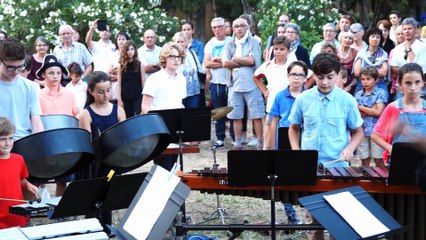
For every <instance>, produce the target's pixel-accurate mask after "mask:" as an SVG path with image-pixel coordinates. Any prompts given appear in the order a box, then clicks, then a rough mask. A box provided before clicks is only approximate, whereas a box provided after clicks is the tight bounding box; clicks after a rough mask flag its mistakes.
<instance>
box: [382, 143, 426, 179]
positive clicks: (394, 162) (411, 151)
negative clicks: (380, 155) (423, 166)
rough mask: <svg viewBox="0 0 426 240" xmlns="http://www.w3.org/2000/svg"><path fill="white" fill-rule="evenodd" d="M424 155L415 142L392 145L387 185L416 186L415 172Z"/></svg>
mask: <svg viewBox="0 0 426 240" xmlns="http://www.w3.org/2000/svg"><path fill="white" fill-rule="evenodd" d="M423 159H426V155H425V152H424V149H422V146H420V145H419V143H415V142H397V143H394V144H393V145H392V154H391V158H390V165H389V176H388V180H387V184H388V185H416V184H417V183H416V170H417V169H418V166H419V164H420V162H421V161H423Z"/></svg>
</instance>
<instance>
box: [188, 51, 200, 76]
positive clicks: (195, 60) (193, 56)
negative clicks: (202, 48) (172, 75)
mask: <svg viewBox="0 0 426 240" xmlns="http://www.w3.org/2000/svg"><path fill="white" fill-rule="evenodd" d="M189 52H190V53H191V55H192V58H193V59H194V62H195V65H196V66H197V72H198V63H197V59H195V55H194V53H193V52H192V51H191V50H189Z"/></svg>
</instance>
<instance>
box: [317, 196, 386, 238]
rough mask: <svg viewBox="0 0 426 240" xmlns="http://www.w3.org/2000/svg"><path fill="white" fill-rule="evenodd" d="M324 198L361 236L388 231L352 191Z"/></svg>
mask: <svg viewBox="0 0 426 240" xmlns="http://www.w3.org/2000/svg"><path fill="white" fill-rule="evenodd" d="M324 198H325V200H326V201H327V202H328V203H329V204H330V205H331V206H332V207H333V208H334V210H336V212H337V213H338V214H340V216H342V217H343V219H345V221H346V222H347V223H348V224H349V225H350V226H351V227H352V228H353V229H354V230H355V231H356V232H357V233H358V234H359V235H360V236H361V237H362V238H365V237H369V236H373V235H377V234H380V233H384V232H388V231H389V229H388V228H387V227H386V226H385V225H384V224H383V223H382V222H380V221H379V220H378V219H377V218H376V217H375V216H374V215H373V214H372V213H371V212H370V211H369V210H368V209H367V208H366V207H365V206H364V205H362V203H361V202H359V201H358V199H356V198H355V197H354V195H352V193H350V192H341V193H336V194H332V195H324Z"/></svg>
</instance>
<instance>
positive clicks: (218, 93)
mask: <svg viewBox="0 0 426 240" xmlns="http://www.w3.org/2000/svg"><path fill="white" fill-rule="evenodd" d="M210 96H211V99H212V104H213V109H215V108H220V107H225V106H228V87H227V86H226V85H223V84H215V83H210ZM230 123H231V124H230V126H229V135H231V138H232V139H234V138H235V137H234V124H233V122H232V121H231V120H230ZM215 129H216V138H217V140H221V141H223V140H224V139H225V137H226V134H225V131H226V125H225V118H224V117H223V118H221V119H219V120H216V125H215Z"/></svg>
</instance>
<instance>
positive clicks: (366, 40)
mask: <svg viewBox="0 0 426 240" xmlns="http://www.w3.org/2000/svg"><path fill="white" fill-rule="evenodd" d="M388 16H389V18H388V19H383V20H380V21H379V22H377V25H375V26H374V27H372V28H370V29H367V30H365V29H364V27H363V26H362V24H360V23H356V22H355V21H354V19H353V18H352V17H350V16H347V15H343V16H342V17H341V18H340V19H339V21H338V23H337V25H336V24H334V23H327V24H325V25H324V26H323V27H322V38H323V39H322V40H321V41H320V42H318V43H316V44H315V45H313V47H312V49H307V48H306V47H304V46H303V42H301V39H300V34H301V31H303V29H300V27H299V26H298V25H297V24H296V23H295V22H294V21H291V16H289V15H288V14H282V15H281V16H280V17H279V21H278V23H277V28H276V32H274V33H273V34H272V35H271V36H269V38H268V40H267V43H266V48H265V49H264V50H262V49H261V48H262V44H261V40H260V38H259V37H258V36H257V35H256V34H254V32H252V31H251V28H252V27H253V26H254V24H255V23H254V21H253V19H252V18H251V16H250V15H246V14H244V15H241V16H240V17H238V18H237V19H235V20H234V21H232V22H229V21H226V20H225V19H224V18H221V17H217V18H214V19H212V20H211V30H212V32H213V35H214V36H213V37H212V38H211V39H210V40H209V41H207V42H206V44H205V45H204V44H203V43H202V42H200V41H199V40H197V39H195V38H194V27H193V25H192V24H191V23H189V22H186V23H184V24H182V28H181V31H180V32H177V33H175V34H174V35H173V37H172V38H170V39H171V41H170V42H168V43H166V44H165V45H164V46H162V47H161V46H158V45H156V42H157V35H156V33H155V31H154V30H153V29H148V30H146V31H145V32H144V35H143V42H144V44H143V46H141V47H139V48H138V47H137V46H136V45H135V43H134V41H132V40H131V39H130V38H129V35H128V34H127V33H125V32H120V33H118V34H117V35H116V37H115V39H114V41H113V40H111V31H110V29H109V27H108V25H106V26H105V24H101V22H102V21H100V20H95V21H94V22H93V24H92V25H91V26H90V28H89V31H88V32H87V34H86V37H85V43H83V42H81V40H80V34H81V33H79V32H78V31H76V29H75V28H73V27H71V26H70V25H62V26H60V27H59V29H58V33H59V37H60V40H61V41H60V44H59V45H57V46H55V48H54V49H53V51H52V52H51V54H50V53H49V52H50V51H49V45H50V44H49V42H48V41H47V40H46V38H45V37H43V36H40V37H38V38H37V39H36V40H35V42H34V48H35V53H34V54H32V55H26V54H25V50H24V47H23V45H22V43H21V42H20V41H18V40H15V39H14V38H11V37H10V36H7V35H6V33H4V32H1V33H0V37H1V38H0V61H1V62H0V92H1V94H0V102H2V107H1V108H0V116H1V117H6V118H7V119H9V120H10V122H11V123H13V125H14V127H13V128H11V127H8V129H7V130H4V129H0V135H1V136H0V147H1V148H0V163H1V162H4V161H3V160H8V161H15V160H13V159H14V158H15V156H14V155H10V150H11V145H12V146H13V140H18V139H20V138H22V137H25V136H28V135H30V134H32V133H36V132H40V131H43V124H42V122H41V117H40V116H41V115H43V114H66V115H70V116H74V117H77V118H79V119H80V126H81V127H82V128H84V129H86V130H88V131H89V132H91V133H92V138H95V137H96V136H98V135H99V134H102V131H104V130H105V129H106V128H108V127H109V126H112V125H114V124H115V123H118V122H121V121H124V120H125V119H126V118H129V117H132V116H135V115H139V114H145V113H148V112H149V111H151V110H163V109H176V108H183V107H186V108H194V107H205V106H206V104H211V106H212V107H213V108H221V107H225V106H229V107H232V111H231V112H230V113H228V114H227V117H224V118H222V119H219V120H217V121H216V125H215V132H216V142H215V147H217V148H220V147H223V146H224V141H225V138H226V129H227V127H226V125H227V121H228V122H229V125H230V127H229V136H230V137H231V139H232V142H233V146H232V147H233V149H234V150H242V149H243V148H244V147H245V146H244V145H245V144H249V145H251V146H253V147H255V148H256V149H259V150H261V149H277V148H278V143H277V139H278V136H277V135H278V128H281V127H284V128H288V137H289V141H290V145H291V148H292V149H315V150H318V151H319V159H318V161H319V163H325V162H328V161H330V160H334V159H342V160H343V161H340V162H335V163H334V164H330V166H342V165H347V164H348V162H349V161H350V160H351V159H352V158H353V156H354V154H355V153H356V154H358V155H359V157H360V158H361V160H362V165H363V166H369V165H370V160H371V159H374V162H375V164H376V165H377V166H380V167H384V166H385V165H386V163H387V161H388V160H387V159H386V158H387V156H388V153H390V152H391V151H392V143H393V142H396V141H408V140H411V141H413V140H417V138H420V137H422V136H425V134H426V132H425V131H426V128H425V127H422V124H424V123H425V122H426V115H425V114H424V113H425V112H426V102H425V100H424V96H425V86H424V76H423V74H424V72H425V70H426V42H424V40H423V38H422V34H421V33H422V32H421V28H420V24H419V23H418V22H417V21H416V20H415V19H414V18H405V19H403V20H402V17H401V15H400V14H399V13H398V12H397V11H392V12H390V13H389V15H388ZM401 20H402V21H401ZM231 30H232V32H231ZM95 32H97V33H98V35H99V36H98V37H99V40H98V41H94V40H93V36H94V33H95ZM424 32H425V35H426V30H425V31H424ZM11 35H13V34H11ZM262 58H263V59H264V61H263V63H262ZM206 96H209V98H208V99H209V101H208V102H209V103H206ZM422 97H423V99H422ZM7 119H6V120H7ZM6 120H3V119H0V127H1V128H3V125H5V124H6V125H10V124H9V123H8V122H7V121H6ZM247 120H251V121H252V124H253V136H254V137H253V139H252V141H250V142H249V139H248V136H247ZM2 124H3V125H2ZM402 125H404V127H401V126H402ZM11 135H13V139H10V136H11ZM384 150H385V154H383V152H384ZM8 152H9V153H8ZM12 158H13V159H12ZM175 161H176V157H175V156H172V157H168V158H166V159H161V160H159V163H160V165H163V166H165V167H166V168H167V169H170V168H171V167H172V166H173V162H175ZM21 165H22V164H21ZM21 168H22V171H20V172H17V173H16V175H13V176H12V175H10V176H9V175H8V176H7V177H8V178H16V179H14V181H21V185H20V186H22V187H24V188H27V189H30V190H31V191H33V190H34V189H33V188H32V186H30V185H29V184H28V183H27V182H25V181H23V179H24V178H25V177H26V176H27V175H28V174H27V173H26V170H25V168H23V167H22V166H21ZM3 169H4V168H2V172H4V170H3ZM2 177H3V176H2ZM68 180H69V179H67V178H63V179H56V182H57V184H58V187H57V192H56V194H57V195H58V196H59V195H62V194H63V192H64V191H65V187H66V181H68ZM2 182H3V181H2ZM2 185H3V184H0V193H2V194H3V193H4V194H6V195H7V194H8V192H7V191H8V189H6V188H2ZM3 191H5V192H3ZM14 191H15V190H14ZM13 194H14V195H13V197H18V198H20V197H21V196H17V195H16V194H15V193H13ZM6 195H5V196H6ZM7 204H11V203H7V202H6V203H5V202H1V203H0V206H1V209H0V220H1V221H0V222H4V221H3V217H4V216H5V215H8V214H7V211H6V210H5V209H6V208H5V207H7ZM290 217H295V216H294V215H291V214H290V215H289V220H290ZM291 221H292V222H297V219H295V218H294V219H291ZM14 224H15V222H14V221H13V222H10V224H9V225H7V226H11V225H14ZM0 227H5V226H1V225H0Z"/></svg>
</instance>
